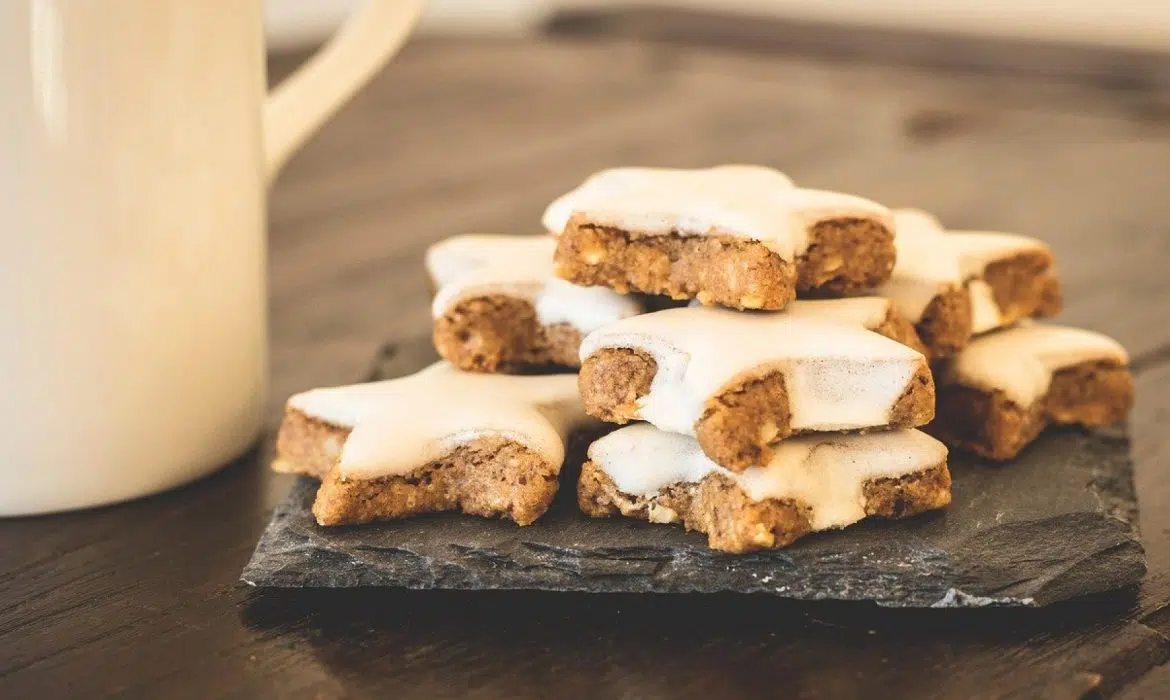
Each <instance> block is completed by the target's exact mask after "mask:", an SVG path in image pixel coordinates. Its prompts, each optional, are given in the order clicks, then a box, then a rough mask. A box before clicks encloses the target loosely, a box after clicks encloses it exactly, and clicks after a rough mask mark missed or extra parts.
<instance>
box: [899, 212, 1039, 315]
mask: <svg viewBox="0 0 1170 700" xmlns="http://www.w3.org/2000/svg"><path fill="white" fill-rule="evenodd" d="M894 219H895V221H896V223H897V231H896V235H895V237H894V246H895V248H896V249H897V256H898V257H897V262H896V263H895V264H894V271H893V274H892V275H891V276H890V279H889V281H888V282H886V283H885V284H883V285H881V286H880V287H878V289H877V293H878V294H880V295H882V296H884V297H887V298H889V299H892V300H893V301H894V303H895V304H897V306H898V310H899V311H900V312H901V313H902V315H903V316H906V317H907V318H909V319H910V320H911V321H913V322H918V321H919V320H921V319H922V314H923V312H925V311H926V307H927V306H928V305H929V304H930V302H931V300H932V299H934V298H935V297H936V296H938V295H939V294H943V293H945V292H947V291H949V290H951V289H958V288H959V287H961V286H963V284H964V283H966V282H967V281H968V280H975V279H979V278H982V276H983V274H984V272H985V271H986V270H987V266H988V265H990V264H991V263H993V262H996V261H998V260H1003V259H1005V258H1009V257H1011V256H1013V255H1016V254H1018V253H1022V252H1026V251H1029V250H1047V247H1046V246H1045V245H1044V244H1043V243H1042V242H1040V241H1038V240H1036V239H1035V238H1029V237H1028V236H1017V235H1014V234H1009V233H996V232H991V231H945V230H944V229H943V227H942V225H941V224H940V223H939V221H938V219H936V218H934V217H933V216H931V215H930V214H927V213H926V212H923V211H919V210H917V209H899V210H896V211H895V212H894ZM984 287H986V285H984ZM968 288H969V289H970V294H971V303H972V310H973V311H974V313H975V314H977V318H978V320H979V321H980V322H981V323H983V324H989V323H990V324H993V325H989V326H987V325H985V327H983V328H982V331H986V330H990V329H991V328H997V327H998V326H999V325H1000V321H999V309H998V307H995V309H994V314H992V313H991V311H992V310H991V309H989V308H988V304H991V305H992V306H994V304H995V300H994V299H993V298H991V295H990V290H989V289H984V288H980V287H978V286H975V287H974V288H972V286H971V285H969V286H968ZM982 331H976V332H982Z"/></svg>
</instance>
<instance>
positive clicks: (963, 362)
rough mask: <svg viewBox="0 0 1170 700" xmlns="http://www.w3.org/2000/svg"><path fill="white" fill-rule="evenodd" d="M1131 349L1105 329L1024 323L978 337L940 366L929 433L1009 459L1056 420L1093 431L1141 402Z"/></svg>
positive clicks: (946, 441)
mask: <svg viewBox="0 0 1170 700" xmlns="http://www.w3.org/2000/svg"><path fill="white" fill-rule="evenodd" d="M1128 362H1129V360H1128V356H1127V354H1126V352H1125V349H1124V348H1122V347H1121V345H1119V344H1118V343H1117V342H1116V341H1114V340H1113V339H1111V338H1108V337H1106V336H1104V335H1101V334H1100V333H1094V332H1092V331H1086V330H1081V329H1079V328H1068V327H1065V326H1054V325H1049V324H1039V323H1024V324H1022V325H1020V326H1017V327H1015V328H1008V329H1005V330H1000V331H996V332H994V333H989V334H987V335H983V336H980V337H978V338H975V339H974V340H973V341H971V344H970V345H968V346H967V347H966V348H965V349H964V350H963V351H962V352H960V353H959V354H957V355H955V356H954V357H951V358H949V359H948V360H946V361H945V362H943V363H941V364H940V365H939V366H938V367H937V372H936V376H937V378H938V415H937V417H936V418H935V421H934V422H933V423H931V424H930V425H929V426H927V427H926V430H927V431H928V432H930V433H931V434H933V435H935V436H937V437H938V438H939V439H940V440H942V441H943V442H945V443H947V444H948V445H950V446H952V447H956V448H962V449H965V450H968V451H970V452H974V453H975V454H978V455H981V456H983V457H986V458H988V459H993V460H1001V461H1002V460H1009V459H1012V458H1013V457H1015V456H1016V455H1018V454H1019V453H1020V451H1021V450H1023V449H1024V448H1025V447H1026V446H1027V445H1028V443H1030V442H1032V441H1033V440H1035V439H1036V436H1038V435H1039V434H1040V432H1041V431H1043V430H1044V428H1045V427H1046V426H1048V425H1049V424H1058V425H1081V426H1085V427H1089V428H1093V427H1099V426H1103V425H1109V424H1111V423H1116V422H1118V421H1120V420H1123V419H1124V418H1125V417H1126V416H1127V415H1128V413H1129V410H1130V408H1131V407H1132V406H1133V377H1132V375H1131V374H1130V371H1129V368H1128V367H1127V364H1128Z"/></svg>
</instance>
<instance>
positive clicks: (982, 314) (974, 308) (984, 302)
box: [967, 279, 1004, 335]
mask: <svg viewBox="0 0 1170 700" xmlns="http://www.w3.org/2000/svg"><path fill="white" fill-rule="evenodd" d="M967 296H968V298H969V299H970V300H971V333H972V334H974V335H979V334H981V333H986V332H987V331H992V330H995V329H996V328H999V327H1000V326H1002V325H1004V319H1003V314H1002V313H1001V312H1000V310H999V304H996V303H995V294H994V292H992V291H991V285H990V284H988V283H986V282H984V281H983V280H981V279H973V280H970V281H968V282H967Z"/></svg>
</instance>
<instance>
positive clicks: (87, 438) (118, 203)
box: [0, 0, 423, 516]
mask: <svg viewBox="0 0 1170 700" xmlns="http://www.w3.org/2000/svg"><path fill="white" fill-rule="evenodd" d="M422 4H423V3H422V0H370V1H369V2H368V3H367V4H366V5H365V6H363V7H362V8H361V9H359V10H358V11H357V12H356V13H355V15H354V16H353V17H352V18H351V19H350V20H349V21H348V22H347V23H346V25H345V26H343V27H342V28H341V29H340V30H339V32H338V33H337V35H336V36H335V37H334V39H333V40H332V41H331V42H330V43H329V44H328V45H326V47H325V48H324V49H323V50H322V51H321V52H320V53H319V54H318V55H317V56H316V57H314V58H313V59H312V60H311V61H310V62H309V63H308V64H306V66H305V67H304V68H302V69H301V70H300V71H299V72H298V73H296V74H295V75H294V76H293V77H292V78H291V79H290V80H288V81H286V82H285V83H284V84H283V85H282V86H281V87H280V88H279V89H278V90H277V91H276V92H275V93H274V94H272V95H266V94H265V57H264V45H263V44H264V39H263V23H262V20H261V15H262V12H261V0H2V1H0V227H2V228H3V241H4V249H3V253H2V254H0V328H2V333H3V336H2V337H3V340H2V343H3V346H2V348H3V349H2V350H0V424H2V425H3V436H2V437H0V474H3V476H4V479H3V481H4V487H3V488H2V489H0V515H6V516H12V515H25V514H34V513H44V512H51V511H58V510H66V509H72V508H81V507H86V506H94V505H101V504H105V503H112V502H116V501H121V500H125V499H129V498H134V497H137V496H142V495H146V494H150V493H154V492H157V491H160V490H163V489H166V488H169V487H172V486H176V485H178V484H182V483H184V482H187V481H190V480H192V479H195V478H197V477H199V476H202V475H204V474H206V473H208V472H210V471H212V470H214V469H215V468H217V467H219V466H221V465H223V464H225V463H227V462H228V461H230V460H231V459H232V458H233V457H235V456H237V455H239V454H240V453H241V452H243V451H244V450H245V449H247V448H248V446H249V445H250V444H251V443H252V442H253V441H254V440H255V438H256V437H257V434H258V432H259V430H260V427H261V421H262V414H263V408H264V402H265V384H266V381H265V375H266V372H267V360H266V354H267V329H266V313H267V308H266V307H267V304H266V281H265V257H266V246H265V189H266V185H267V183H268V182H269V181H270V180H271V179H272V178H273V176H274V174H275V173H276V172H277V171H278V170H279V169H280V167H281V165H282V164H283V163H284V161H285V160H286V159H287V158H288V156H289V155H290V154H291V153H292V152H293V151H294V150H296V148H297V147H299V146H300V145H301V143H303V141H304V140H305V139H306V138H307V137H308V136H309V134H311V133H312V131H313V130H314V129H316V127H317V126H319V125H320V124H321V123H322V122H323V121H325V120H326V119H327V118H328V117H329V116H330V115H331V114H332V113H333V112H334V110H335V109H336V108H337V107H338V106H340V105H341V104H342V103H343V102H344V101H345V100H346V99H347V98H348V97H349V96H351V95H352V94H353V93H354V92H355V91H356V90H357V89H358V88H359V87H360V86H361V85H362V84H363V83H364V82H365V81H366V80H367V79H368V78H369V77H370V76H372V75H373V74H374V73H375V72H376V71H377V69H378V68H380V67H381V66H382V64H383V63H384V62H385V61H386V60H387V59H388V58H389V57H390V56H391V55H392V54H393V52H394V51H396V50H397V49H398V47H399V46H401V44H402V43H403V41H404V40H405V39H406V37H407V35H408V34H409V33H410V30H411V28H412V27H413V25H414V23H415V21H416V19H417V17H418V14H419V12H420V10H421V6H422Z"/></svg>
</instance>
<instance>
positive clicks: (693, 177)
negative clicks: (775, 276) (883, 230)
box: [542, 165, 893, 260]
mask: <svg viewBox="0 0 1170 700" xmlns="http://www.w3.org/2000/svg"><path fill="white" fill-rule="evenodd" d="M577 213H583V214H584V215H585V216H586V217H588V219H589V221H590V222H591V223H594V224H598V225H601V226H614V227H617V228H621V229H624V230H628V231H638V232H640V233H643V234H647V235H666V234H668V233H670V232H672V231H674V232H677V233H678V234H680V235H683V236H705V235H723V236H737V237H740V238H747V239H750V240H756V241H760V242H761V243H763V244H764V245H766V246H767V247H768V248H770V249H771V250H773V251H775V252H776V253H777V254H778V255H780V257H782V258H784V259H785V260H792V259H793V258H794V257H795V256H796V255H798V254H800V253H803V252H804V250H805V249H806V248H807V247H808V241H807V233H808V229H809V228H811V227H812V226H813V225H815V224H817V223H818V222H820V221H824V220H826V219H833V218H840V217H856V218H867V219H877V220H879V221H881V222H882V223H883V224H884V225H885V226H887V227H892V226H893V217H892V215H891V214H890V211H889V210H888V209H886V208H885V207H883V206H881V205H880V204H877V203H875V202H871V201H870V200H868V199H863V198H861V197H855V196H853V195H847V194H840V193H837V192H826V191H822V190H808V189H803V188H798V187H796V186H795V185H793V183H792V180H790V179H789V178H788V176H786V175H784V174H783V173H781V172H779V171H777V170H773V169H772V168H766V167H763V166H758V165H721V166H718V167H714V168H709V169H703V170H679V169H672V168H615V169H612V170H603V171H601V172H599V173H596V174H594V175H593V176H591V177H590V178H589V179H587V180H586V181H585V182H584V184H582V185H581V186H580V187H578V188H577V189H575V190H573V191H572V192H569V193H568V194H565V195H563V196H562V197H560V198H559V199H557V200H556V201H554V202H553V203H552V204H550V205H549V207H548V209H546V210H545V213H544V217H543V219H542V221H543V223H544V226H545V228H547V229H548V230H549V232H551V233H553V234H560V233H561V232H562V231H564V229H565V225H566V224H567V223H568V221H569V219H570V217H572V216H573V215H574V214H577Z"/></svg>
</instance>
